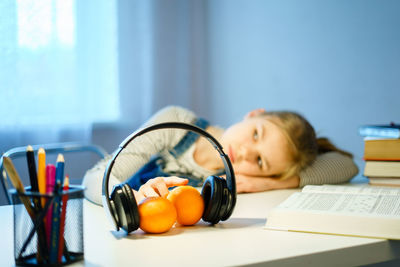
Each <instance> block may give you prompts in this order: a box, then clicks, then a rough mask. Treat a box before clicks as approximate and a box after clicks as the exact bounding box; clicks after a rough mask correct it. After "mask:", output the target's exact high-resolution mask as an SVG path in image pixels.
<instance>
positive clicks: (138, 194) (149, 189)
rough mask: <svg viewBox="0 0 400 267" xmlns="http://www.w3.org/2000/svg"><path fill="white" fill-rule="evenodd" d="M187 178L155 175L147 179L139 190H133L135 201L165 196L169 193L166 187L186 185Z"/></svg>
mask: <svg viewBox="0 0 400 267" xmlns="http://www.w3.org/2000/svg"><path fill="white" fill-rule="evenodd" d="M188 182H189V180H188V179H185V178H180V177H177V176H171V177H157V178H153V179H150V180H148V181H147V182H146V183H145V184H144V185H142V186H141V187H140V188H139V191H135V190H133V193H134V195H135V198H136V202H137V203H139V202H140V201H142V200H143V199H144V198H146V197H159V196H161V197H166V196H167V195H168V193H169V191H168V188H169V187H173V186H179V185H186V184H187V183H188Z"/></svg>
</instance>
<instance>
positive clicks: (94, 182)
mask: <svg viewBox="0 0 400 267" xmlns="http://www.w3.org/2000/svg"><path fill="white" fill-rule="evenodd" d="M195 118H196V117H195V115H194V114H193V113H192V112H191V111H189V110H186V109H183V108H180V107H167V108H164V109H162V110H161V111H159V112H158V113H156V114H155V115H154V116H153V117H152V118H151V119H150V120H149V121H148V122H147V123H146V124H145V125H144V126H148V125H151V124H155V123H160V122H166V121H180V122H187V123H191V122H193V121H194V120H195ZM184 134H185V132H184V131H182V130H175V129H163V130H159V131H153V132H149V133H147V134H145V135H142V136H139V137H137V138H135V139H134V140H133V141H132V142H131V143H129V144H128V145H127V147H126V148H125V149H124V150H123V151H122V152H121V153H120V154H119V156H118V158H117V159H116V161H115V163H114V166H113V169H112V171H111V175H110V180H109V190H110V192H111V190H112V188H113V186H114V185H116V184H119V183H122V182H124V181H125V180H127V179H128V178H130V177H131V176H132V175H133V174H134V173H136V172H137V171H138V170H139V169H140V168H141V167H142V166H143V165H144V164H146V163H147V162H148V161H149V159H150V158H151V156H153V155H155V154H157V153H159V152H160V151H162V150H164V149H169V148H172V147H174V146H175V145H176V144H177V143H178V142H179V140H180V138H182V136H183V135H184ZM111 158H112V155H109V156H107V157H106V158H104V159H103V160H101V161H99V162H98V163H97V164H96V165H95V166H94V167H93V168H92V169H90V170H88V171H87V172H86V174H85V177H84V179H83V185H84V186H85V187H86V190H85V197H86V198H87V199H88V200H90V201H92V202H94V203H96V204H99V205H101V203H102V201H101V192H102V181H103V176H104V171H105V169H106V167H107V165H108V162H109V161H110V159H111Z"/></svg>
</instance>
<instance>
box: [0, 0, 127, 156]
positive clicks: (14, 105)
mask: <svg viewBox="0 0 400 267" xmlns="http://www.w3.org/2000/svg"><path fill="white" fill-rule="evenodd" d="M0 14H1V16H0V93H1V99H2V100H1V105H0V112H1V114H2V119H1V120H0V149H1V151H2V152H4V151H5V150H7V149H9V148H12V147H15V146H20V145H27V144H40V143H50V142H59V141H78V140H79V141H90V138H91V127H92V124H93V123H94V122H108V121H115V120H117V119H118V118H119V116H120V110H119V92H118V57H117V19H116V16H117V5H116V1H114V0H107V1H94V0H92V1H77V0H41V1H36V0H17V1H15V0H3V1H1V2H0Z"/></svg>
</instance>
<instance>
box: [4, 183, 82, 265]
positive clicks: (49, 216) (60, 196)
mask: <svg viewBox="0 0 400 267" xmlns="http://www.w3.org/2000/svg"><path fill="white" fill-rule="evenodd" d="M10 193H11V196H12V201H13V206H14V258H15V263H16V265H21V266H39V265H40V266H61V265H66V264H70V263H73V262H76V261H79V260H82V259H83V256H84V251H83V249H84V245H83V198H84V187H82V186H73V185H71V186H70V187H69V190H67V191H59V192H57V193H54V194H40V193H37V192H31V191H30V187H27V188H26V190H25V193H18V192H17V191H16V190H15V189H12V190H10Z"/></svg>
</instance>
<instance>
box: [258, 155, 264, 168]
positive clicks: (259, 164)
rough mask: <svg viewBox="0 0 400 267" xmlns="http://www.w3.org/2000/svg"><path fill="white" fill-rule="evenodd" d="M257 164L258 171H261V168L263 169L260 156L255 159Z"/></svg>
mask: <svg viewBox="0 0 400 267" xmlns="http://www.w3.org/2000/svg"><path fill="white" fill-rule="evenodd" d="M257 164H258V167H259V168H260V169H262V167H263V162H262V159H261V157H260V156H258V157H257Z"/></svg>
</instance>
